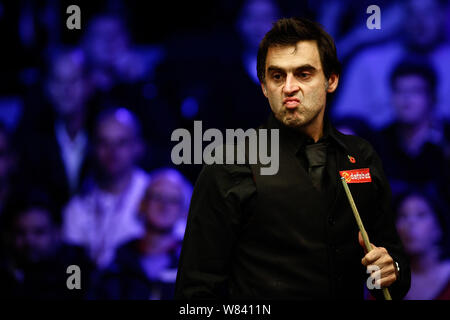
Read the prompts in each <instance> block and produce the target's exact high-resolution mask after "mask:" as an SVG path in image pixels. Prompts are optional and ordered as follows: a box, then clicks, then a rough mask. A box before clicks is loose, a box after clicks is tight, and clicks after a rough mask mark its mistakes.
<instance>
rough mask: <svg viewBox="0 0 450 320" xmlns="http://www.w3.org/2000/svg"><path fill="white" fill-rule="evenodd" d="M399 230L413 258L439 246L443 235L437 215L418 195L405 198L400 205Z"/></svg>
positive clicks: (406, 248) (407, 250)
mask: <svg viewBox="0 0 450 320" xmlns="http://www.w3.org/2000/svg"><path fill="white" fill-rule="evenodd" d="M397 230H398V233H399V236H400V239H401V240H402V243H403V245H404V247H405V250H406V252H407V253H408V254H409V255H411V256H416V255H422V254H424V253H426V251H428V250H429V249H430V248H432V247H433V246H437V243H438V241H439V240H440V238H441V235H442V231H441V229H440V225H439V221H438V220H437V217H436V213H435V212H433V210H432V208H431V206H430V205H429V204H428V203H427V201H426V200H425V199H424V198H423V197H420V196H417V195H411V196H409V197H407V198H405V200H404V201H403V203H402V204H401V205H400V207H399V212H398V217H397Z"/></svg>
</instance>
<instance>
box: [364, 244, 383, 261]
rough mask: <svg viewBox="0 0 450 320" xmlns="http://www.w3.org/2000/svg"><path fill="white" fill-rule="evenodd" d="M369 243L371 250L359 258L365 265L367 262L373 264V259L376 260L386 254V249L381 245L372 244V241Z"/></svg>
mask: <svg viewBox="0 0 450 320" xmlns="http://www.w3.org/2000/svg"><path fill="white" fill-rule="evenodd" d="M371 245H372V248H373V249H372V251H370V252H369V253H367V254H366V255H365V256H364V258H362V260H361V263H362V264H363V265H365V266H368V265H369V264H375V263H374V262H375V261H377V260H378V259H379V258H380V257H382V256H383V255H386V254H387V250H386V249H385V248H382V247H380V248H378V247H376V246H374V245H373V243H371Z"/></svg>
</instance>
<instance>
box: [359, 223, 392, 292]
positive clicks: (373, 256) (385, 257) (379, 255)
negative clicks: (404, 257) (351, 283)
mask: <svg viewBox="0 0 450 320" xmlns="http://www.w3.org/2000/svg"><path fill="white" fill-rule="evenodd" d="M358 241H359V244H360V245H361V246H362V247H363V248H364V251H365V253H366V255H365V256H364V258H363V259H362V260H361V263H362V264H363V265H364V266H366V267H369V266H377V267H378V268H379V270H377V271H373V272H372V275H371V276H372V277H373V278H375V279H378V280H377V281H376V283H375V285H379V286H380V287H381V288H385V287H389V286H390V285H391V284H392V283H394V282H395V281H396V280H397V278H398V274H397V268H396V266H395V262H394V260H393V259H392V257H391V256H390V255H389V253H388V252H387V250H386V249H385V248H383V247H376V246H375V245H374V244H373V243H371V246H372V250H371V251H370V252H369V253H368V252H367V250H366V248H365V246H364V240H363V238H362V236H361V232H359V233H358Z"/></svg>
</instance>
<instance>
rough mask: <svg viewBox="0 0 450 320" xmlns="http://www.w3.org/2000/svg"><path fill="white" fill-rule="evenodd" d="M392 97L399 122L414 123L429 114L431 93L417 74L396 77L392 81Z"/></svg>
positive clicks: (431, 104) (431, 103)
mask: <svg viewBox="0 0 450 320" xmlns="http://www.w3.org/2000/svg"><path fill="white" fill-rule="evenodd" d="M392 99H393V105H394V107H395V110H396V113H397V118H398V121H399V122H400V123H404V124H416V123H419V122H421V121H423V120H426V119H428V116H429V115H430V114H431V111H432V106H433V98H432V94H431V92H430V88H429V86H428V84H427V82H426V81H425V80H424V79H423V78H422V77H420V76H418V75H405V76H400V77H398V78H397V79H396V80H395V82H394V88H393V95H392Z"/></svg>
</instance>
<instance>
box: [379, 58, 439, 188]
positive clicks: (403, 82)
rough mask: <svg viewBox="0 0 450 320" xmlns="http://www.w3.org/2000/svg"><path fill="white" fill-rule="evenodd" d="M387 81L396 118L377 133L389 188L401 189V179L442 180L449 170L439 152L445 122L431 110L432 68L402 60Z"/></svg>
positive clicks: (433, 97)
mask: <svg viewBox="0 0 450 320" xmlns="http://www.w3.org/2000/svg"><path fill="white" fill-rule="evenodd" d="M390 84H391V90H392V94H391V97H392V106H393V109H394V111H395V113H396V120H395V122H394V123H393V124H391V125H389V126H388V127H387V128H385V129H383V130H382V131H381V132H380V141H379V143H378V145H377V149H378V151H379V153H380V156H381V158H382V159H383V160H384V161H383V164H384V169H385V171H386V175H387V176H388V178H389V180H390V181H391V184H392V188H393V189H395V188H401V187H402V186H401V185H400V182H401V181H403V182H404V181H408V182H407V184H412V183H416V184H421V185H424V184H426V183H428V182H430V181H435V182H436V181H439V182H442V183H444V180H443V179H445V178H446V177H447V173H448V170H447V169H446V168H445V158H444V152H443V151H442V149H443V146H444V145H445V139H444V130H443V125H444V123H443V122H442V121H437V119H436V118H435V116H434V113H433V111H434V109H435V106H436V85H437V77H436V74H435V73H434V70H433V68H432V67H430V66H429V65H427V64H425V63H420V62H416V61H407V60H406V61H403V62H402V63H400V64H399V65H397V66H396V67H395V68H394V70H393V72H392V74H391V79H390ZM403 187H405V186H403ZM394 191H395V190H394Z"/></svg>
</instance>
